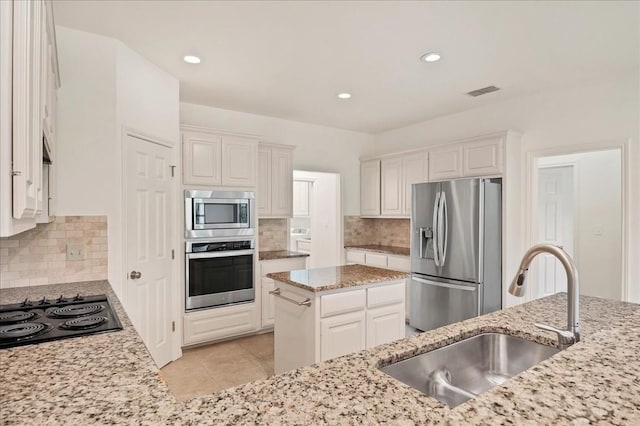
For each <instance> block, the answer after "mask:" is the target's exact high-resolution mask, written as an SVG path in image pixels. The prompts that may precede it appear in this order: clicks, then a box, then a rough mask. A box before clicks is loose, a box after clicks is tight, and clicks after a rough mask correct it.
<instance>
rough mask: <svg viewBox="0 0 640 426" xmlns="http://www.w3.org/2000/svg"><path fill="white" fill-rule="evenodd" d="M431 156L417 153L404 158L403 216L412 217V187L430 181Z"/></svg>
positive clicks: (425, 153)
mask: <svg viewBox="0 0 640 426" xmlns="http://www.w3.org/2000/svg"><path fill="white" fill-rule="evenodd" d="M428 167H429V154H428V153H427V152H426V151H425V152H416V153H412V154H409V155H405V156H404V157H402V171H403V173H402V177H403V190H404V194H403V200H402V215H403V216H407V217H411V185H413V184H414V183H423V182H427V181H428V180H429V173H428Z"/></svg>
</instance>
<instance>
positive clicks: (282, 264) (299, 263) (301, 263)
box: [260, 257, 307, 277]
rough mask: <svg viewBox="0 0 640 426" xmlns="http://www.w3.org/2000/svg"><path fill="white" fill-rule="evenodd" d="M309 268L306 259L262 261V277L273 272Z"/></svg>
mask: <svg viewBox="0 0 640 426" xmlns="http://www.w3.org/2000/svg"><path fill="white" fill-rule="evenodd" d="M306 267H307V258H306V257H293V258H289V259H275V260H262V261H260V275H262V276H263V277H264V276H265V275H267V274H270V273H272V272H285V271H295V270H297V269H305V268H306Z"/></svg>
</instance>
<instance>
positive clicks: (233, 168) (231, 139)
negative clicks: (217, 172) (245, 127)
mask: <svg viewBox="0 0 640 426" xmlns="http://www.w3.org/2000/svg"><path fill="white" fill-rule="evenodd" d="M257 143H258V142H257V140H252V139H248V138H242V137H237V136H229V135H225V136H223V138H222V185H225V186H247V187H254V186H256V174H257V173H256V162H257V159H256V156H257Z"/></svg>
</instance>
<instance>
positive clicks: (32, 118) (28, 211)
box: [0, 0, 59, 236]
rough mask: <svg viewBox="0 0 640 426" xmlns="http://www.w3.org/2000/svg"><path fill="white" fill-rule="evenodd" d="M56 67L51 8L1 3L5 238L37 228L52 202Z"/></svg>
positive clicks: (1, 228)
mask: <svg viewBox="0 0 640 426" xmlns="http://www.w3.org/2000/svg"><path fill="white" fill-rule="evenodd" d="M57 65H58V62H57V49H56V42H55V26H54V23H53V14H52V5H51V2H49V1H41V0H40V1H3V2H0V85H1V86H2V90H1V91H0V114H1V117H0V122H2V123H4V124H7V123H10V124H8V125H2V126H0V127H1V128H2V129H1V131H0V135H1V136H0V151H1V152H2V154H1V155H0V163H1V164H0V168H2V170H7V171H9V172H8V173H7V174H4V173H3V176H2V178H0V186H1V188H0V189H1V192H0V236H10V235H15V234H17V233H20V232H23V231H25V230H27V229H30V228H33V227H35V224H36V217H37V215H38V214H39V213H40V212H41V211H42V210H43V207H44V205H45V203H46V202H47V200H45V199H44V198H45V195H44V191H43V181H42V180H43V167H45V166H44V162H43V143H46V144H47V146H48V147H50V148H51V149H52V148H53V141H54V139H55V111H56V105H55V103H56V91H57V89H58V87H59V76H58V66H57ZM48 151H49V155H50V159H51V160H54V152H52V151H51V150H48ZM45 183H46V184H47V185H49V184H51V182H50V181H49V180H47V181H46V182H45Z"/></svg>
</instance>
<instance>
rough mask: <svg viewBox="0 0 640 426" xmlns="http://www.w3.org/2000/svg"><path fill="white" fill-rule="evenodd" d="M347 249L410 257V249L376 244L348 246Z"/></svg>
mask: <svg viewBox="0 0 640 426" xmlns="http://www.w3.org/2000/svg"><path fill="white" fill-rule="evenodd" d="M344 248H346V249H358V250H364V251H372V252H375V253H386V254H395V255H397V256H409V250H410V249H409V247H395V246H381V245H375V244H364V245H347V246H344Z"/></svg>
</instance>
